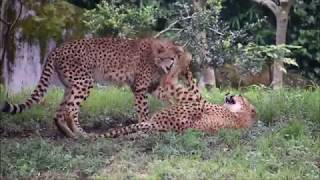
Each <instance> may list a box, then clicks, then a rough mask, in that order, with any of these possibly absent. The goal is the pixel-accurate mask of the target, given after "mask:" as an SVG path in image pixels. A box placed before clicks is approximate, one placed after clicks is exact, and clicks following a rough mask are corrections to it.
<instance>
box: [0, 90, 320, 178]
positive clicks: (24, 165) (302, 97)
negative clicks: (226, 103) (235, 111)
mask: <svg viewBox="0 0 320 180" xmlns="http://www.w3.org/2000/svg"><path fill="white" fill-rule="evenodd" d="M0 90H1V92H0V102H3V101H4V100H9V101H10V102H16V103H17V102H23V100H24V99H25V98H27V97H28V96H29V94H30V92H28V91H26V92H23V93H20V94H17V95H14V96H9V97H8V98H7V97H6V95H5V92H4V90H3V89H1V88H0ZM226 92H231V93H234V94H240V93H241V94H242V95H244V96H246V97H247V98H248V99H249V100H250V101H251V102H252V104H254V105H255V106H256V108H257V111H258V117H259V122H258V123H257V124H255V126H254V127H253V128H251V129H249V130H231V129H225V130H221V131H219V132H218V133H216V134H214V135H209V134H205V133H203V132H199V131H194V130H189V131H187V132H186V133H174V132H167V133H154V134H149V135H139V134H136V135H133V136H125V137H120V138H116V139H99V140H97V141H88V140H77V141H75V140H70V139H66V138H62V139H58V140H54V139H51V138H39V137H34V136H33V137H28V138H22V137H21V138H19V137H20V136H17V137H9V138H8V137H5V136H1V147H0V150H1V159H0V165H1V166H0V167H1V169H0V177H1V178H2V177H3V178H7V179H21V178H27V179H28V178H29V179H36V178H42V179H81V178H93V179H319V178H320V167H319V166H320V131H319V129H320V99H319V98H320V90H319V89H317V88H316V89H312V90H311V89H310V90H306V89H282V90H277V91H274V90H271V89H265V88H260V87H257V86H255V87H249V88H246V89H242V90H234V89H225V90H218V89H213V90H212V91H206V92H203V95H204V97H205V98H206V99H208V101H210V102H214V103H222V102H223V97H224V94H225V93H226ZM62 96H63V92H62V90H61V89H57V88H52V89H50V90H49V92H48V93H47V95H46V96H45V98H44V100H43V102H42V103H41V104H40V105H35V106H34V107H33V108H31V109H30V110H27V111H25V112H24V113H21V114H19V115H8V114H4V113H1V114H0V116H1V118H0V119H1V125H0V128H1V131H3V133H4V134H6V133H5V132H10V131H14V132H20V133H22V134H23V132H24V130H30V129H31V130H36V129H39V128H46V129H51V131H54V132H55V131H56V130H55V128H54V125H53V123H52V118H53V115H54V112H55V110H56V109H57V108H58V105H59V103H60V101H61V98H62ZM150 104H151V111H152V112H154V111H156V110H158V109H159V108H161V107H162V106H164V103H162V102H160V101H158V100H156V99H154V98H152V97H151V101H150ZM107 118H109V119H111V120H108V121H114V123H122V120H123V119H136V113H135V110H134V107H133V95H132V93H131V92H130V90H128V89H126V88H123V89H119V88H113V87H108V88H103V89H98V88H94V89H93V91H92V93H91V95H90V96H89V98H88V100H87V101H86V102H85V103H84V104H83V106H82V108H81V113H80V119H81V124H82V125H83V126H87V127H88V126H89V127H90V126H92V124H95V123H105V122H104V121H106V119H107Z"/></svg>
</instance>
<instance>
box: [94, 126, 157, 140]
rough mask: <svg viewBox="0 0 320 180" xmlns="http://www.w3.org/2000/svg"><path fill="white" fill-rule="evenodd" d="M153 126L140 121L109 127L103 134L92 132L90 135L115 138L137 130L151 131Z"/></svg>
mask: <svg viewBox="0 0 320 180" xmlns="http://www.w3.org/2000/svg"><path fill="white" fill-rule="evenodd" d="M153 127H154V126H153V124H152V123H151V122H141V123H137V124H132V125H129V126H126V127H123V128H116V129H111V130H110V131H109V132H107V133H104V134H93V135H92V136H93V137H94V138H116V137H118V136H122V135H127V134H131V133H135V132H138V131H142V132H148V131H151V130H152V129H153Z"/></svg>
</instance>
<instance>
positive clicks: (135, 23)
mask: <svg viewBox="0 0 320 180" xmlns="http://www.w3.org/2000/svg"><path fill="white" fill-rule="evenodd" d="M156 13H157V8H155V7H153V6H149V5H146V6H143V7H138V6H135V5H132V4H123V3H113V2H111V3H109V2H108V1H106V0H103V1H101V3H99V4H97V7H96V8H95V9H93V10H87V11H86V12H85V13H84V16H85V18H86V20H85V21H84V23H85V24H86V26H87V27H88V28H89V30H90V31H91V32H93V33H95V34H98V35H100V36H103V35H107V34H109V35H110V34H111V35H114V36H121V37H133V36H136V35H139V33H140V35H142V32H143V33H145V32H146V31H150V29H151V26H153V25H154V24H155V22H156V19H155V16H156Z"/></svg>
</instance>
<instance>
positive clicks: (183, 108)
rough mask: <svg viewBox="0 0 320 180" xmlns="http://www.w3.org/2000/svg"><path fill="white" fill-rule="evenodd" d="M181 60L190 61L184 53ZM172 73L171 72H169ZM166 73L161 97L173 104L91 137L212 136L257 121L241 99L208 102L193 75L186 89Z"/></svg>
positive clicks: (248, 105) (248, 125)
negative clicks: (192, 132)
mask: <svg viewBox="0 0 320 180" xmlns="http://www.w3.org/2000/svg"><path fill="white" fill-rule="evenodd" d="M181 57H182V58H191V55H190V54H188V53H184V55H183V56H181ZM171 72H173V71H171ZM172 78H175V77H170V74H167V75H165V76H164V77H163V79H162V83H163V84H161V87H162V88H163V89H164V91H163V92H164V93H165V95H164V97H166V98H169V99H170V98H174V99H175V103H174V104H173V105H172V106H170V107H168V108H164V109H163V110H160V111H159V112H157V113H155V114H154V115H153V116H152V117H151V119H150V121H147V122H141V123H138V124H133V125H130V126H127V127H124V128H119V129H113V130H111V131H109V132H107V133H105V134H99V135H93V136H94V137H96V138H97V137H117V136H119V135H124V134H129V133H134V132H137V131H143V132H148V131H169V130H175V131H178V132H183V131H185V130H186V129H189V128H192V129H198V130H201V131H204V132H207V133H214V132H216V131H218V130H219V129H221V128H249V127H251V126H252V125H253V124H254V122H255V121H256V110H255V107H254V106H253V105H252V104H250V103H249V101H248V100H247V99H246V98H245V97H243V96H240V95H239V96H233V95H232V96H226V97H225V103H224V104H223V105H217V104H212V103H209V102H207V101H206V100H205V99H204V98H203V97H202V96H201V94H200V92H199V90H198V88H197V86H196V84H195V83H194V82H193V80H192V74H191V72H190V71H188V72H187V79H188V83H189V87H188V88H185V87H184V86H182V85H181V84H178V83H173V82H174V81H172V80H170V79H172Z"/></svg>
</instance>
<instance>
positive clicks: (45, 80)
mask: <svg viewBox="0 0 320 180" xmlns="http://www.w3.org/2000/svg"><path fill="white" fill-rule="evenodd" d="M53 63H54V60H53V59H52V58H50V56H49V57H48V60H47V62H46V65H45V66H44V68H43V71H42V74H41V76H40V80H39V82H38V85H37V87H36V89H35V90H34V91H33V92H32V94H31V96H30V98H28V99H27V100H26V101H25V102H24V103H21V104H10V103H8V102H5V103H4V105H3V106H2V107H0V110H1V112H7V113H12V114H16V113H20V112H23V111H24V110H25V109H27V108H29V107H31V106H32V105H33V104H36V103H39V102H40V100H41V99H42V98H43V96H44V94H45V93H46V92H47V89H48V86H49V80H50V79H51V76H52V74H53V72H54V65H53Z"/></svg>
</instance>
